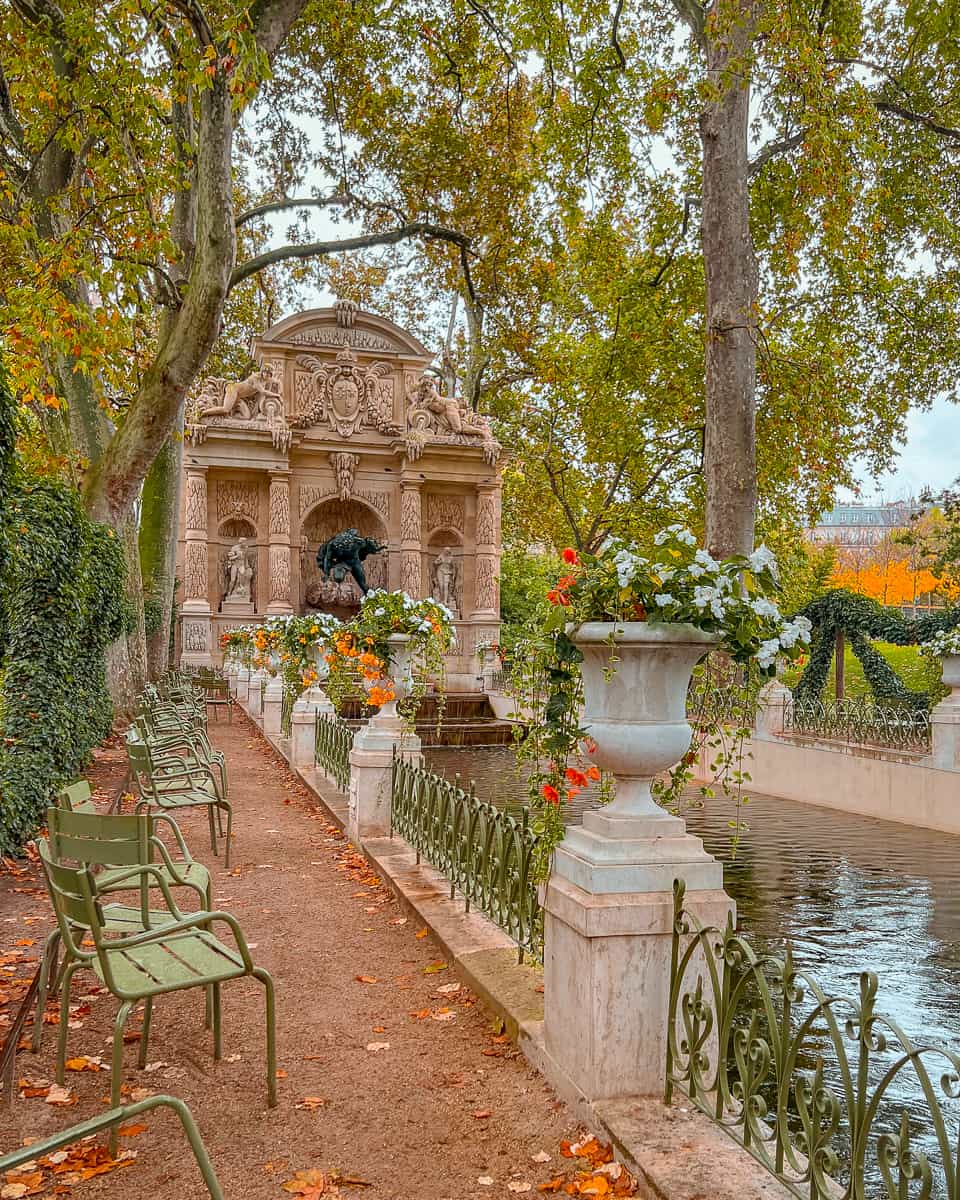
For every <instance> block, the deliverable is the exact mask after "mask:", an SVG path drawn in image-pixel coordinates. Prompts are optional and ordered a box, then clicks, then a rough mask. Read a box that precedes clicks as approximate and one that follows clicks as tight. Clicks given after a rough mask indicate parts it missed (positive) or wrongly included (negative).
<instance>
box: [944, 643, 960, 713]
mask: <svg viewBox="0 0 960 1200" xmlns="http://www.w3.org/2000/svg"><path fill="white" fill-rule="evenodd" d="M940 663H941V665H942V669H943V682H944V684H945V685H946V686H947V687H948V688H950V690H951V693H952V695H950V696H948V697H947V698H948V699H949V700H951V701H958V702H960V654H944V655H943V656H942V657H941V659H940Z"/></svg>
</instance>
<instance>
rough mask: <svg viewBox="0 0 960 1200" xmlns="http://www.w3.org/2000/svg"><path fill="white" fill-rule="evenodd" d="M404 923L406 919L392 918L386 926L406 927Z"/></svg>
mask: <svg viewBox="0 0 960 1200" xmlns="http://www.w3.org/2000/svg"><path fill="white" fill-rule="evenodd" d="M406 923H407V918H406V917H394V918H393V919H392V920H390V921H388V922H387V924H388V925H406Z"/></svg>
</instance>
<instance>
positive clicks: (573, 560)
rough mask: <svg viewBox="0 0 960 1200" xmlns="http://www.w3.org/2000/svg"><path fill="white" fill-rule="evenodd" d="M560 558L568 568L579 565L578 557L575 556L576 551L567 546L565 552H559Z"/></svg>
mask: <svg viewBox="0 0 960 1200" xmlns="http://www.w3.org/2000/svg"><path fill="white" fill-rule="evenodd" d="M560 557H561V558H562V559H563V561H564V562H565V563H566V564H567V565H568V566H571V567H575V566H579V564H580V556H579V555H578V554H577V552H576V550H573V549H571V548H570V547H569V546H568V547H567V548H566V550H562V551H561V552H560Z"/></svg>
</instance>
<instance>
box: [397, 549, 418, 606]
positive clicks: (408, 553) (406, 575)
mask: <svg viewBox="0 0 960 1200" xmlns="http://www.w3.org/2000/svg"><path fill="white" fill-rule="evenodd" d="M400 587H401V588H402V589H403V591H405V592H406V593H407V595H408V596H410V597H412V598H413V599H414V600H419V599H420V590H421V588H422V587H423V564H422V563H421V560H420V551H419V550H404V552H403V561H402V563H401V565H400Z"/></svg>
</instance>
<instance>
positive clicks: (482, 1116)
mask: <svg viewBox="0 0 960 1200" xmlns="http://www.w3.org/2000/svg"><path fill="white" fill-rule="evenodd" d="M492 1116H493V1113H492V1112H491V1111H490V1109H489V1108H478V1109H477V1111H476V1112H475V1113H474V1114H473V1119H474V1120H475V1121H485V1120H486V1119H487V1117H492Z"/></svg>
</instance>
